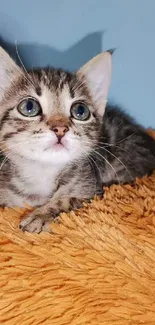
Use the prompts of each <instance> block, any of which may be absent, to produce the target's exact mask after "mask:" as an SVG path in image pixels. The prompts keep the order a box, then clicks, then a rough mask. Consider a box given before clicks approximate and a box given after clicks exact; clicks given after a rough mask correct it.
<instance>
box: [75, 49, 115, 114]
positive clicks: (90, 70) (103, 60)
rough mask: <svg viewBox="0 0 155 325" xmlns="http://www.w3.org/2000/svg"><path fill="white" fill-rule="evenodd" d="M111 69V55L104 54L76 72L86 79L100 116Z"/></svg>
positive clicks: (106, 93) (104, 102)
mask: <svg viewBox="0 0 155 325" xmlns="http://www.w3.org/2000/svg"><path fill="white" fill-rule="evenodd" d="M111 68H112V62H111V54H110V53H109V52H104V53H101V54H99V55H97V56H95V57H94V58H93V59H92V60H90V61H89V62H87V63H86V64H85V65H84V66H83V67H82V68H81V69H80V70H79V71H78V72H77V75H79V76H81V77H84V78H85V79H86V82H87V85H88V88H89V90H90V93H91V95H92V99H93V101H94V103H95V104H96V107H97V109H98V113H99V114H100V115H102V116H103V114H104V111H105V107H106V102H107V95H108V89H109V85H110V81H111Z"/></svg>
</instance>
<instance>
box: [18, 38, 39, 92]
mask: <svg viewBox="0 0 155 325" xmlns="http://www.w3.org/2000/svg"><path fill="white" fill-rule="evenodd" d="M15 47H16V54H17V57H18V59H19V61H20V63H21V65H22V67H23V70H24V71H25V73H26V75H27V76H28V72H27V70H26V68H25V66H24V63H23V62H22V59H21V57H20V55H19V52H18V48H17V41H15ZM14 65H15V67H16V69H17V70H18V71H19V72H20V74H21V75H22V76H23V77H24V78H25V79H26V80H27V81H28V82H29V83H30V85H31V86H32V87H33V88H35V85H34V84H33V82H32V81H31V80H30V79H29V78H28V77H26V75H25V74H24V73H22V70H21V69H20V68H18V66H17V65H16V64H14Z"/></svg>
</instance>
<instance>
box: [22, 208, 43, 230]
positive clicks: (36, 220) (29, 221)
mask: <svg viewBox="0 0 155 325" xmlns="http://www.w3.org/2000/svg"><path fill="white" fill-rule="evenodd" d="M47 225H48V222H46V221H45V220H44V218H41V217H40V216H35V215H34V214H33V213H32V214H29V215H28V216H27V217H25V218H23V219H22V220H21V222H20V224H19V228H20V229H21V230H22V231H23V232H24V231H28V232H35V233H37V234H39V233H40V232H41V231H47V230H48V226H47Z"/></svg>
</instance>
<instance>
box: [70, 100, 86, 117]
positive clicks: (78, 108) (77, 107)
mask: <svg viewBox="0 0 155 325" xmlns="http://www.w3.org/2000/svg"><path fill="white" fill-rule="evenodd" d="M71 116H72V117H73V118H75V119H76V120H80V121H86V120H88V119H89V117H90V110H89V108H88V107H87V106H85V105H84V104H83V103H76V104H73V105H72V107H71Z"/></svg>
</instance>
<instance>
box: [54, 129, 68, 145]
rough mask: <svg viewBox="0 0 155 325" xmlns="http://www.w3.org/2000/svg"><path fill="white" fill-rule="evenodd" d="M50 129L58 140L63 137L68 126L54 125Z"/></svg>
mask: <svg viewBox="0 0 155 325" xmlns="http://www.w3.org/2000/svg"><path fill="white" fill-rule="evenodd" d="M52 130H53V132H54V133H55V134H56V136H57V138H58V140H59V141H60V140H61V139H62V138H63V137H64V135H65V133H66V132H67V131H68V130H69V128H68V126H54V127H53V128H52Z"/></svg>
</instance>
